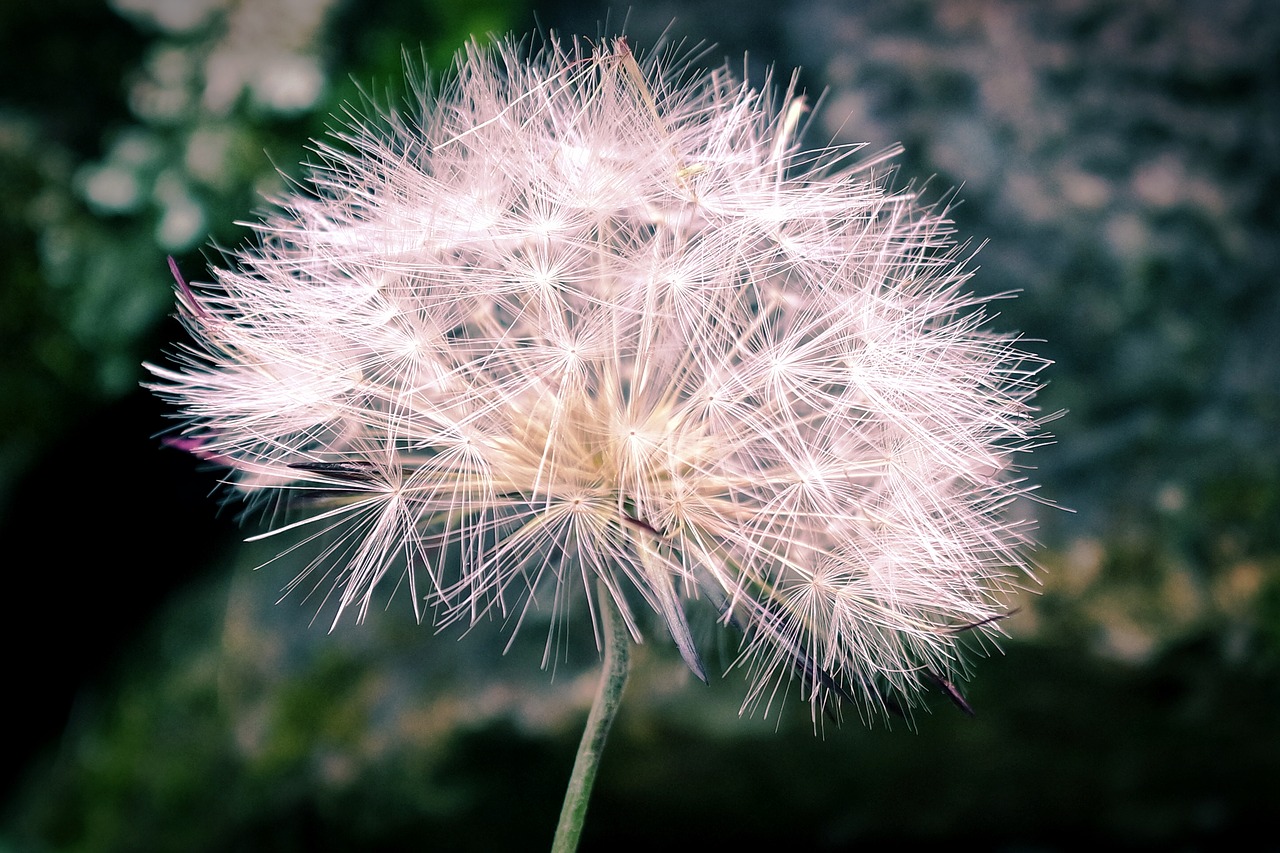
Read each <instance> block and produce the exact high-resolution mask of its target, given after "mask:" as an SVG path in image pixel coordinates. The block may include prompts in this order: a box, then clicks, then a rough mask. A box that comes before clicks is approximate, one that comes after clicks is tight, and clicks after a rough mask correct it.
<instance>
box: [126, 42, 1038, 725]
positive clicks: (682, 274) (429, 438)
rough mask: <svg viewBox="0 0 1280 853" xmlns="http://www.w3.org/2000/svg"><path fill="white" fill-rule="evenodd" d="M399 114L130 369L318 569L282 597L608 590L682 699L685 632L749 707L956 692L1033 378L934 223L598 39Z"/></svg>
mask: <svg viewBox="0 0 1280 853" xmlns="http://www.w3.org/2000/svg"><path fill="white" fill-rule="evenodd" d="M413 90H414V92H415V93H416V95H415V100H413V101H412V102H411V103H410V104H409V106H408V108H407V109H405V108H394V109H393V108H390V107H386V108H381V109H373V108H371V109H370V112H369V114H360V113H358V112H356V111H355V110H353V111H352V112H351V118H350V120H349V122H348V124H347V125H346V126H345V127H343V128H342V129H340V130H338V131H336V132H335V134H334V137H333V138H332V139H330V140H329V141H327V142H323V143H318V144H317V148H316V151H317V157H318V159H317V161H316V162H315V163H313V164H312V165H311V167H310V172H309V177H308V178H307V180H305V181H304V182H303V183H302V184H300V185H299V187H298V189H297V190H296V192H295V193H294V194H293V195H291V196H289V197H286V198H283V199H281V200H279V202H278V204H277V206H276V209H275V212H274V213H272V214H270V215H268V216H267V217H266V218H265V219H264V220H263V221H262V222H261V223H259V224H258V225H257V226H256V233H257V239H256V240H255V241H254V242H253V244H252V245H250V246H249V247H247V248H245V249H243V250H241V251H239V252H236V253H234V254H232V255H231V256H230V257H229V258H228V259H227V263H226V266H225V268H223V269H218V270H216V271H215V273H214V277H213V278H214V280H213V281H212V282H211V283H208V284H202V285H187V284H185V283H183V282H179V311H180V315H181V317H182V319H183V322H184V323H185V324H186V327H187V328H188V330H189V331H190V334H191V338H192V341H191V342H190V343H189V344H187V345H185V346H184V347H183V349H181V350H179V351H178V353H177V354H176V355H175V357H174V364H172V365H170V366H151V370H152V371H153V373H154V375H155V376H156V381H155V383H154V384H153V386H152V387H153V388H154V390H155V391H156V392H157V393H158V394H160V395H161V396H163V397H164V398H166V399H168V400H170V401H171V402H173V403H174V404H176V406H177V408H178V410H179V411H180V413H181V416H182V418H183V426H182V427H181V429H182V431H183V438H182V439H181V441H182V442H184V446H190V447H194V448H198V449H199V452H200V453H201V455H202V457H203V458H207V459H213V460H217V461H219V462H222V463H224V464H226V465H228V466H229V467H230V468H231V473H230V475H229V480H230V481H231V482H232V483H233V485H234V486H235V488H236V489H237V490H238V491H239V492H241V493H243V494H244V495H246V496H247V497H248V498H249V500H250V502H251V504H252V503H253V502H255V501H261V502H267V501H270V500H272V499H273V496H274V497H278V496H280V495H284V496H287V497H289V498H291V500H292V503H294V504H295V505H296V510H297V520H296V521H292V522H290V523H288V524H286V525H285V528H286V529H294V528H301V529H304V530H306V531H308V532H309V535H312V536H314V537H316V538H317V540H323V541H324V542H326V543H329V544H326V545H325V546H324V547H323V548H322V549H321V550H322V554H321V556H320V557H319V558H318V559H316V560H315V561H314V562H312V563H311V564H310V565H308V566H306V567H305V569H304V570H303V571H302V572H301V573H300V574H299V575H298V576H297V577H296V578H295V580H294V582H293V584H292V586H294V587H302V588H312V589H314V590H317V591H318V593H319V594H320V595H322V596H323V597H324V598H325V599H326V604H325V605H324V606H325V607H328V608H329V609H330V610H331V612H332V613H333V619H334V622H335V623H336V622H337V621H338V620H340V619H341V618H342V617H343V616H344V614H346V613H348V612H350V613H353V614H354V615H355V616H356V617H357V618H362V617H363V616H364V614H365V613H366V612H367V611H368V609H369V608H370V606H371V604H372V602H373V601H374V596H375V591H376V590H378V589H379V588H381V587H382V586H383V585H384V584H385V585H387V586H393V587H396V588H397V589H402V590H403V589H407V590H408V595H409V597H410V598H411V599H412V603H413V608H414V612H415V613H417V614H419V616H420V617H421V616H423V615H424V614H431V615H432V618H434V619H435V620H436V621H437V622H439V623H440V624H443V625H448V624H460V625H464V626H465V625H469V624H471V623H473V622H475V621H477V620H480V619H489V618H499V619H504V620H507V621H508V623H509V624H510V625H512V626H518V625H519V624H520V623H521V622H522V621H523V619H524V616H525V614H526V613H527V612H528V611H529V610H530V609H533V608H542V607H550V608H553V609H555V608H559V607H561V606H563V605H562V603H563V602H565V601H566V600H568V596H569V595H570V594H576V595H580V596H583V597H586V598H588V599H589V598H590V597H591V596H593V595H595V594H596V592H595V590H596V584H595V582H594V581H595V580H596V579H601V580H603V581H604V586H605V588H607V589H608V590H609V594H610V595H612V596H613V597H614V599H615V602H616V604H617V605H618V606H619V608H620V610H621V612H622V613H623V615H624V619H625V620H626V623H627V625H628V627H629V629H630V630H631V632H632V634H633V636H634V637H635V639H636V640H640V639H642V638H643V636H644V635H645V634H646V633H648V632H649V628H648V627H647V626H648V624H649V623H648V622H647V621H646V620H645V619H642V618H640V616H639V614H640V612H641V610H640V609H639V608H641V607H642V606H647V607H648V608H650V609H651V610H652V611H653V612H654V613H656V614H657V616H658V617H659V618H660V623H661V624H663V625H665V627H666V629H667V631H668V632H669V634H670V636H671V637H672V639H673V640H674V641H675V643H676V645H677V647H678V648H679V650H680V652H681V654H682V655H683V656H684V658H685V660H686V661H687V662H688V663H689V665H690V667H691V669H693V671H694V672H695V673H698V674H699V675H701V674H702V671H703V666H702V662H701V659H700V655H699V652H698V650H697V644H696V643H695V641H694V637H693V634H692V631H691V629H690V627H689V622H688V620H689V614H690V612H691V611H694V610H703V611H706V612H708V613H710V614H713V615H715V616H718V617H719V619H720V620H721V621H722V622H723V623H725V625H726V626H730V627H732V628H733V629H736V630H738V631H740V632H741V635H742V646H741V653H740V656H739V658H738V660H737V663H738V664H740V665H741V666H742V667H743V668H744V669H745V670H746V671H747V672H748V673H749V674H750V679H751V687H750V689H749V691H748V696H747V699H746V702H745V703H744V708H755V707H763V708H764V709H765V710H766V712H767V710H768V708H769V706H770V704H771V703H772V702H774V701H775V700H777V699H778V698H780V697H781V696H782V695H783V694H785V693H786V692H787V691H788V690H790V689H795V690H797V691H798V692H799V693H800V694H801V695H803V696H804V697H805V698H806V699H808V700H809V701H810V702H811V704H812V707H813V709H814V713H815V715H816V714H817V713H818V711H820V710H823V709H829V708H830V707H832V706H833V704H834V701H833V700H844V699H852V700H854V701H855V702H856V703H858V705H859V709H860V713H862V714H863V715H864V716H866V717H868V718H870V717H872V716H875V715H876V714H877V713H879V712H881V711H883V710H885V709H886V708H887V707H890V705H889V703H890V701H892V702H899V701H901V702H902V703H904V704H906V705H909V704H911V703H912V702H913V701H914V699H913V697H914V696H915V695H916V694H918V693H919V691H920V690H921V688H922V686H923V685H924V684H925V682H927V681H928V679H929V678H930V677H932V676H941V677H943V678H946V679H952V678H954V677H957V676H963V674H964V673H965V664H964V649H963V648H962V647H961V639H960V637H959V635H960V633H961V629H963V628H965V627H967V626H977V627H976V628H974V631H973V633H976V634H984V633H986V634H992V633H996V632H998V627H997V625H996V620H997V617H998V616H999V615H1000V614H1002V613H1003V612H1005V609H1006V607H1007V604H1006V599H1007V596H1008V595H1009V594H1010V593H1011V592H1013V591H1014V590H1015V589H1016V588H1017V587H1018V585H1019V584H1020V582H1021V581H1020V578H1022V577H1024V567H1025V565H1026V557H1025V556H1024V554H1023V552H1024V550H1025V546H1026V545H1028V544H1029V538H1028V537H1029V532H1030V531H1029V530H1028V529H1027V527H1026V526H1025V524H1024V523H1023V522H1022V521H1020V520H1019V519H1018V518H1016V517H1015V516H1013V514H1012V513H1010V512H1009V508H1010V505H1011V504H1012V503H1013V502H1014V501H1015V500H1017V499H1018V498H1019V497H1021V496H1023V495H1025V494H1027V493H1028V492H1029V491H1030V490H1031V487H1030V486H1029V485H1028V484H1027V483H1026V481H1025V479H1024V478H1023V476H1022V475H1021V474H1020V473H1019V470H1020V466H1019V465H1018V463H1017V461H1016V457H1017V455H1018V454H1020V453H1023V452H1025V451H1027V450H1029V449H1031V448H1032V447H1033V446H1034V445H1035V444H1036V443H1037V442H1039V441H1042V438H1041V437H1040V436H1039V420H1038V418H1037V415H1036V413H1035V410H1034V409H1033V408H1032V406H1031V400H1032V397H1033V395H1034V393H1035V391H1036V390H1037V380H1036V376H1037V373H1038V372H1039V370H1040V369H1041V367H1042V366H1043V362H1042V361H1041V360H1039V359H1037V358H1036V357H1034V356H1033V355H1030V354H1028V353H1026V352H1023V351H1022V350H1021V349H1020V348H1019V344H1018V339H1017V337H1016V336H1012V335H1005V334H1000V333H996V332H993V331H990V330H988V329H987V315H986V305H987V302H986V300H983V299H981V298H977V297H974V296H971V295H969V294H968V293H967V292H966V290H965V285H966V282H967V280H968V278H969V275H970V271H969V267H968V265H967V263H966V259H965V255H963V254H962V252H961V249H960V247H958V246H957V245H956V244H955V243H954V240H953V237H952V227H951V225H950V223H949V222H948V221H947V220H946V218H945V211H942V210H940V209H937V208H932V207H929V206H927V205H924V204H922V203H921V202H920V200H919V199H918V198H917V197H916V195H915V194H913V193H911V192H905V191H897V190H894V189H893V188H892V187H891V185H890V183H889V176H888V174H887V169H888V166H887V165H886V163H885V161H884V160H883V158H870V159H867V160H863V161H859V160H857V159H856V158H855V157H854V156H853V152H851V151H849V150H835V149H821V150H819V151H817V152H805V151H804V150H803V149H802V147H801V143H800V134H801V131H802V129H803V127H802V125H803V116H804V115H805V114H806V111H807V106H806V105H805V103H804V101H803V99H802V98H801V97H800V96H798V95H797V94H796V93H795V92H794V91H793V90H792V89H786V90H783V91H782V92H774V91H773V90H772V89H771V88H770V86H769V85H768V84H767V83H766V85H765V87H764V88H763V89H756V88H752V87H751V86H749V85H747V84H746V83H744V82H740V81H738V80H736V79H735V78H734V77H733V76H732V75H731V74H730V73H729V72H728V71H727V69H720V70H718V71H715V72H712V73H711V74H708V75H705V76H700V77H699V76H695V75H693V74H692V73H691V66H688V65H687V64H682V63H681V62H680V61H679V60H671V59H670V55H663V54H655V55H653V56H650V57H647V58H643V59H640V58H637V57H636V56H635V55H634V54H633V53H632V52H631V50H630V48H629V47H628V46H627V45H626V43H625V42H624V41H621V40H618V41H614V42H612V43H607V44H603V45H599V46H596V45H591V44H588V43H585V42H568V43H565V42H561V41H558V40H556V39H555V38H554V37H551V38H550V39H549V40H548V41H547V42H546V43H545V44H543V45H541V46H540V47H530V46H529V45H528V44H527V43H524V42H511V41H499V42H496V43H494V44H493V45H491V46H489V47H487V48H486V47H481V46H480V45H478V44H473V45H471V46H470V47H468V48H467V49H466V50H465V51H464V52H463V53H462V54H460V56H459V58H458V60H457V63H456V66H455V68H454V70H453V73H452V75H450V76H448V77H447V78H446V81H445V82H444V83H442V84H440V85H439V86H437V87H435V88H432V87H430V86H426V85H421V84H415V86H414V89H413ZM388 578H394V579H400V580H404V579H406V578H407V581H408V582H407V583H399V584H395V583H389V582H388ZM513 630H514V628H513ZM548 642H550V640H549V641H548ZM886 691H887V692H886ZM890 694H894V695H896V696H897V697H899V698H898V699H894V700H889V699H886V696H888V695H890Z"/></svg>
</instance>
